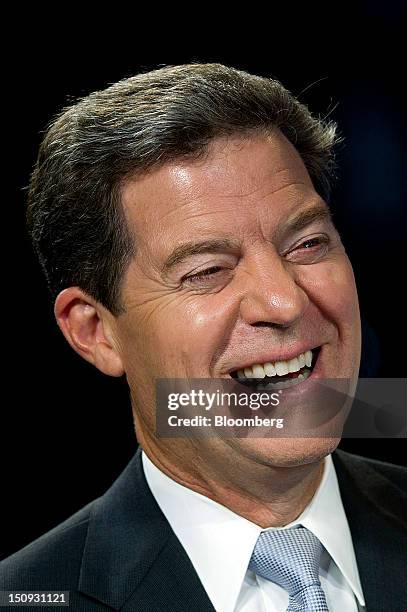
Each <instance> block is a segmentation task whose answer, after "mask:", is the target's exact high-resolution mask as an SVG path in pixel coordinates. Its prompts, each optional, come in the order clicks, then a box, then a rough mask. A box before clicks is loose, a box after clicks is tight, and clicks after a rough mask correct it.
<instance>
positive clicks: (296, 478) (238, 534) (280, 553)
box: [1, 64, 407, 612]
mask: <svg viewBox="0 0 407 612" xmlns="http://www.w3.org/2000/svg"><path fill="white" fill-rule="evenodd" d="M336 141H337V139H336V136H335V126H334V125H333V124H332V123H326V122H323V121H320V120H317V119H315V118H313V117H312V116H311V115H310V113H309V111H308V110H307V109H306V108H305V107H304V106H303V105H301V104H300V103H299V102H298V101H297V100H296V99H295V98H294V97H293V96H291V94H290V93H289V92H287V91H286V90H285V89H284V88H283V87H282V85H281V84H280V83H278V82H276V81H273V80H269V79H264V78H260V77H257V76H253V75H249V74H247V73H244V72H240V71H237V70H235V69H231V68H226V67H224V66H222V65H218V64H195V65H185V66H175V67H166V68H163V69H160V70H157V71H154V72H151V73H148V74H141V75H138V76H136V77H134V78H130V79H126V80H124V81H121V82H119V83H116V84H115V85H113V86H111V87H109V88H108V89H106V90H104V91H100V92H95V93H93V94H91V95H90V96H88V97H86V98H84V99H82V100H81V101H79V102H78V103H77V104H75V105H74V106H72V107H70V108H68V109H66V110H64V111H63V112H62V113H61V114H60V115H59V117H57V118H56V120H55V121H54V122H53V124H52V125H51V127H50V128H49V129H48V131H47V133H46V136H45V138H44V141H43V143H42V146H41V149H40V153H39V157H38V162H37V165H36V167H35V170H34V173H33V175H32V177H31V182H30V189H29V203H28V220H29V227H30V230H31V235H32V238H33V241H34V245H35V247H36V250H37V253H38V255H39V258H40V261H41V264H42V266H43V269H44V271H45V274H46V275H47V279H48V283H49V286H50V289H51V291H52V293H53V295H54V296H55V316H56V319H57V322H58V325H59V326H60V328H61V330H62V332H63V334H64V336H65V338H66V339H67V341H68V342H69V344H70V345H71V346H72V348H73V349H74V350H75V351H76V352H77V353H79V355H81V356H82V357H83V358H84V359H86V360H87V361H89V362H90V363H92V364H94V365H95V366H96V367H97V368H98V369H99V370H101V371H102V372H104V373H105V374H107V375H110V376H122V375H123V374H125V375H126V377H127V380H128V384H129V387H130V391H131V399H132V407H133V414H134V422H135V429H136V433H137V438H138V441H139V443H140V446H141V449H142V451H141V450H139V451H137V453H136V455H135V457H134V459H133V460H132V461H131V463H130V464H129V466H128V467H127V468H126V470H125V471H124V472H123V474H122V475H121V476H120V477H119V479H118V480H117V481H116V483H115V484H114V485H113V486H112V488H111V489H110V490H109V491H108V492H107V493H106V494H105V495H104V496H102V497H101V498H99V499H97V500H95V501H94V502H92V503H90V504H89V505H88V506H86V507H85V508H83V509H82V510H80V511H79V512H78V513H77V514H75V515H74V516H73V517H71V518H69V519H68V520H67V521H66V522H65V523H63V524H62V525H60V526H58V527H56V528H55V529H54V530H52V531H51V532H50V533H48V534H45V535H44V536H43V537H41V538H39V539H38V540H37V541H36V542H34V543H32V544H31V545H29V546H28V547H26V548H24V549H23V550H22V551H20V552H18V553H16V554H15V555H13V556H12V557H10V558H9V559H7V560H5V561H4V562H3V563H2V573H1V576H2V582H1V588H2V589H3V590H7V591H11V590H14V591H48V592H56V591H58V592H60V591H69V598H70V599H69V601H70V607H71V609H73V610H106V609H114V610H126V611H127V610H129V611H130V610H137V611H146V612H147V611H148V612H152V611H157V612H158V611H160V612H161V611H164V610H171V611H179V612H180V611H182V610H196V611H197V610H202V611H203V610H214V609H215V610H218V611H221V612H229V611H230V612H232V611H233V610H239V611H245V612H248V611H253V610H267V611H281V610H290V611H292V610H302V611H305V610H334V611H341V612H343V611H344V610H347V611H357V610H364V609H365V608H366V609H367V610H369V612H371V611H375V610H377V611H378V610H392V611H396V610H404V609H405V607H406V604H407V593H406V586H405V579H404V572H403V569H404V570H405V562H404V561H405V550H406V548H405V547H406V544H407V536H406V524H405V514H403V510H404V508H405V507H406V494H405V490H406V484H405V483H406V472H405V470H404V469H402V468H398V467H397V466H391V465H388V464H384V463H380V462H377V461H371V460H367V459H363V458H360V457H356V456H352V455H349V454H346V453H343V452H339V451H335V448H336V446H337V444H338V442H339V437H338V436H337V435H330V436H329V435H324V436H320V437H316V436H315V437H304V438H301V437H295V436H293V437H286V438H282V437H277V436H271V437H264V438H257V437H250V436H248V437H210V436H208V437H192V438H191V437H176V438H173V437H159V436H158V435H157V434H156V430H155V417H156V400H155V391H156V381H157V380H158V379H184V380H191V379H224V380H228V381H229V380H231V379H233V378H236V376H238V377H239V378H240V379H242V380H243V379H244V378H246V379H247V378H255V379H256V380H257V379H259V378H260V379H264V378H266V376H268V378H270V380H272V382H273V384H274V383H275V380H276V378H278V377H279V376H280V377H281V380H283V379H284V381H285V382H286V383H288V384H289V385H292V388H291V390H290V392H294V390H297V391H296V392H297V393H299V394H300V395H301V393H302V395H303V396H304V397H306V393H307V389H308V386H307V383H308V384H309V380H318V379H347V380H350V381H351V384H352V385H354V384H355V381H356V379H357V374H358V368H359V361H360V343H361V339H360V318H359V309H358V299H357V292H356V287H355V283H354V277H353V272H352V268H351V265H350V262H349V260H348V258H347V256H346V253H345V251H344V248H343V246H342V244H341V240H340V237H339V235H338V233H337V231H336V230H335V227H334V225H333V223H332V220H331V217H330V214H329V208H328V206H327V203H326V199H327V197H328V193H329V180H330V177H331V176H332V173H333V168H334V163H333V146H334V144H335V143H336ZM237 373H238V374H237ZM307 377H309V380H308V379H307ZM288 378H289V379H290V380H288ZM243 382H245V381H244V380H243ZM246 382H247V381H246ZM294 385H295V386H294Z"/></svg>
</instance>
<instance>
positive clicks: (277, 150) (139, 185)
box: [122, 130, 315, 244]
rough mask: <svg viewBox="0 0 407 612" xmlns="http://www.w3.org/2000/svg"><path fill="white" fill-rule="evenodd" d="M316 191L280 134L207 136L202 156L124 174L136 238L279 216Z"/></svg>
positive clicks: (124, 199)
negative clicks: (130, 176) (134, 174)
mask: <svg viewBox="0 0 407 612" xmlns="http://www.w3.org/2000/svg"><path fill="white" fill-rule="evenodd" d="M312 196H313V197H314V199H315V191H314V188H313V185H312V182H311V180H310V177H309V175H308V172H307V170H306V168H305V166H304V163H303V161H302V159H301V157H300V155H299V154H298V152H297V151H296V149H295V148H294V146H293V145H292V144H291V143H290V142H289V141H288V140H287V139H286V138H285V136H284V135H283V134H282V133H281V132H279V131H278V130H276V131H275V132H273V133H272V134H271V135H270V136H252V137H246V138H243V137H239V136H237V137H236V136H235V137H228V138H221V139H217V140H215V141H213V142H212V144H211V145H210V148H209V149H208V152H207V155H206V156H205V157H204V158H203V159H201V160H199V161H183V160H175V161H174V162H171V163H167V164H165V165H164V166H163V167H161V168H160V169H159V170H156V171H154V172H152V173H150V174H148V175H146V176H144V177H143V178H138V179H135V180H129V181H128V182H127V183H126V184H125V185H124V188H123V191H122V202H123V205H124V209H125V214H126V217H127V220H128V222H129V225H130V226H131V228H132V229H133V230H134V231H135V233H136V236H137V241H138V242H139V244H140V240H141V241H142V242H144V240H145V241H146V242H149V241H150V240H151V238H152V235H154V236H155V237H157V236H161V238H162V239H165V237H167V238H170V237H175V236H176V237H177V238H179V239H183V238H186V237H191V233H193V232H196V233H197V234H200V235H202V233H211V231H213V230H215V229H216V232H217V233H219V230H222V229H224V230H225V232H227V231H228V229H229V228H230V226H231V224H233V226H234V227H236V225H237V224H239V221H242V223H243V222H244V223H246V224H247V223H250V222H251V221H253V222H254V223H255V222H256V218H257V219H258V217H259V215H260V216H263V218H264V213H265V210H267V212H268V213H270V218H271V219H273V218H275V219H276V221H277V220H278V217H279V216H281V214H286V213H287V212H288V209H290V211H292V210H295V207H296V206H298V205H300V204H301V202H304V200H305V199H307V198H308V199H310V198H311V197H312Z"/></svg>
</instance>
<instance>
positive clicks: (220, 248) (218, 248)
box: [162, 202, 331, 274]
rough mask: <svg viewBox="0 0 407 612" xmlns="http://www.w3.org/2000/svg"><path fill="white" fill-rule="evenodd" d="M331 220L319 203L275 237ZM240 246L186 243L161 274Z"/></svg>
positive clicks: (214, 241) (234, 242) (219, 240)
mask: <svg viewBox="0 0 407 612" xmlns="http://www.w3.org/2000/svg"><path fill="white" fill-rule="evenodd" d="M325 220H328V221H330V220H331V212H330V210H329V208H328V206H327V204H325V203H323V202H319V203H317V204H315V205H314V206H311V207H308V208H306V209H303V210H301V211H299V212H298V213H297V214H296V215H295V216H293V217H292V218H291V219H289V220H288V221H287V222H286V223H284V226H283V228H280V229H279V230H278V231H277V236H279V235H280V234H283V233H286V232H299V231H301V230H302V229H304V228H305V227H307V226H308V225H311V223H315V222H316V221H325ZM240 246H241V243H240V241H239V240H232V239H229V238H212V239H208V240H199V241H192V242H186V243H185V244H181V245H180V246H178V247H176V248H175V249H174V250H173V251H172V253H171V254H170V255H169V257H168V258H167V259H166V261H165V262H164V264H163V266H162V272H163V273H164V274H167V273H168V272H169V271H170V270H172V269H173V268H174V267H175V266H177V265H179V264H180V263H182V262H183V261H185V260H186V259H187V258H188V257H191V256H193V255H200V254H201V253H225V252H227V251H229V252H233V251H237V250H238V249H239V248H240Z"/></svg>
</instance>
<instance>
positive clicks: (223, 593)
mask: <svg viewBox="0 0 407 612" xmlns="http://www.w3.org/2000/svg"><path fill="white" fill-rule="evenodd" d="M142 461H143V468H144V473H145V476H146V479H147V483H148V485H149V487H150V489H151V491H152V493H153V495H154V497H155V499H156V501H157V503H158V505H159V506H160V508H161V510H162V511H163V513H164V515H165V516H166V518H167V520H168V522H169V523H170V525H171V527H172V529H173V531H174V533H175V535H176V536H177V538H178V539H179V540H180V542H181V544H182V546H183V547H184V549H185V551H186V552H187V554H188V556H189V558H190V560H191V562H192V564H193V566H194V568H195V570H196V571H197V573H198V575H199V578H200V580H201V582H202V584H203V586H204V588H205V590H206V592H207V594H208V596H209V598H210V600H211V601H212V603H213V605H214V607H215V609H216V610H222V611H224V612H233V610H234V608H235V605H236V602H237V599H238V596H239V593H240V589H241V586H242V583H243V580H244V577H245V575H246V571H247V567H248V565H249V561H250V557H251V555H252V552H253V549H254V546H255V544H256V542H257V539H258V537H259V535H260V533H261V532H262V531H268V529H262V528H261V527H260V526H259V525H256V524H255V523H252V522H251V521H248V520H247V519H245V518H244V517H242V516H240V515H238V514H235V513H234V512H232V511H231V510H229V508H226V507H225V506H222V505H221V504H219V503H217V502H215V501H213V500H212V499H209V498H208V497H205V496H204V495H201V494H200V493H197V492H196V491H193V490H192V489H189V488H187V487H184V486H183V485H181V484H179V483H178V482H176V481H174V480H172V478H170V477H169V476H167V475H166V474H164V473H163V472H162V471H161V470H159V469H158V468H157V467H156V466H155V465H154V464H153V463H152V461H151V460H150V459H149V458H148V457H147V455H146V454H145V453H144V452H143V453H142ZM298 525H303V526H304V527H307V529H309V530H310V531H312V532H313V533H314V535H316V536H317V538H319V540H320V542H321V543H322V544H323V546H324V547H325V548H326V550H327V551H328V552H329V554H330V555H331V557H332V559H333V560H334V561H335V563H336V565H337V566H338V568H339V570H340V571H341V572H342V574H343V575H344V577H345V579H346V580H347V582H348V584H349V586H350V587H351V589H352V591H353V592H354V594H355V595H356V597H357V599H358V601H359V603H360V604H361V605H362V606H363V605H364V599H363V594H362V588H361V585H360V580H359V574H358V570H357V565H356V558H355V553H354V549H353V544H352V538H351V535H350V530H349V525H348V522H347V519H346V515H345V511H344V509H343V505H342V500H341V497H340V493H339V487H338V482H337V478H336V473H335V467H334V465H333V462H332V458H331V456H330V455H328V456H327V457H326V458H325V464H324V473H323V476H322V479H321V482H320V484H319V487H318V489H317V491H316V493H315V495H314V497H313V498H312V500H311V502H310V503H309V505H308V506H307V507H306V508H305V510H304V511H303V512H302V514H301V515H300V516H299V517H298V518H297V519H296V520H295V521H293V522H292V523H290V524H288V525H286V526H285V527H283V529H287V528H288V527H295V526H298ZM269 529H273V528H272V527H271V528H269ZM208 551H210V555H208ZM225 568H227V571H226V572H225Z"/></svg>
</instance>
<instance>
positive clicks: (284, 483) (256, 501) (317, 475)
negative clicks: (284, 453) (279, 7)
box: [140, 439, 324, 528]
mask: <svg viewBox="0 0 407 612" xmlns="http://www.w3.org/2000/svg"><path fill="white" fill-rule="evenodd" d="M150 442H151V441H147V440H146V439H140V444H141V446H142V448H143V450H144V451H145V452H146V454H147V456H148V457H149V459H150V460H151V461H152V462H153V463H154V464H155V465H156V466H157V467H158V468H159V469H160V470H161V471H162V472H164V474H166V475H167V476H169V477H170V478H171V479H172V480H175V481H176V482H178V483H179V484H181V485H183V486H185V487H187V488H189V489H192V490H193V491H196V492H197V493H200V494H201V495H204V496H206V497H208V498H210V499H212V500H214V501H215V502H217V503H219V504H221V505H223V506H225V507H227V508H228V509H229V510H231V511H232V512H234V513H235V514H238V515H240V516H242V517H244V518H246V519H247V520H249V521H251V522H252V523H255V524H256V525H259V526H260V527H262V528H267V527H283V526H284V525H287V524H288V523H291V522H292V521H294V520H295V519H296V518H298V516H299V515H300V514H301V513H302V512H303V510H304V509H305V508H306V506H307V505H308V504H309V503H310V501H311V500H312V498H313V496H314V494H315V492H316V490H317V488H318V486H319V484H320V482H321V479H322V475H323V470H324V459H321V458H319V459H317V460H316V461H314V462H313V463H306V464H305V463H304V464H300V465H294V466H290V467H281V466H272V465H266V464H264V463H256V461H253V459H248V458H242V457H239V464H238V463H237V462H234V461H230V460H229V461H228V462H226V464H225V462H224V461H223V462H222V467H223V469H221V470H217V469H216V467H215V469H214V470H212V471H211V470H210V469H208V462H205V461H204V462H202V461H199V457H198V455H199V453H198V452H197V450H196V449H194V453H193V454H191V455H190V456H189V457H188V453H186V452H185V451H186V449H185V448H184V449H183V451H182V452H178V453H174V452H172V453H171V454H168V453H163V452H162V449H161V448H160V449H158V448H157V447H156V446H155V445H154V444H151V443H150ZM167 450H168V449H167ZM171 450H172V451H173V450H174V449H173V448H172V449H171ZM242 459H243V460H242ZM225 465H228V466H230V467H231V468H232V469H231V470H227V468H225ZM191 466H194V467H193V468H192V467H191ZM233 468H235V469H233ZM247 474H250V478H247V476H246V477H245V475H247ZM242 475H243V477H242Z"/></svg>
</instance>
